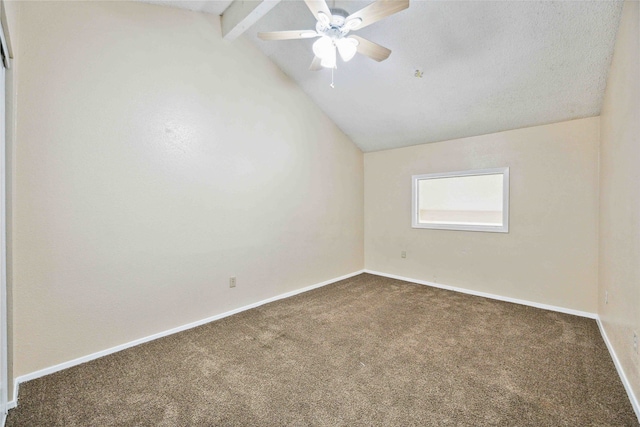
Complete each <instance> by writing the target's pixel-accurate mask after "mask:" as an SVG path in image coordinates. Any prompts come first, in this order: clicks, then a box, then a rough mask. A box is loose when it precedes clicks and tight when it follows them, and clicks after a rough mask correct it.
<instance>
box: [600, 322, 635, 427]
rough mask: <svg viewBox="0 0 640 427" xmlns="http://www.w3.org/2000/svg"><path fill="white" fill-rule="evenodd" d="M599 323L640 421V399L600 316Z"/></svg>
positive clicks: (601, 332) (601, 333)
mask: <svg viewBox="0 0 640 427" xmlns="http://www.w3.org/2000/svg"><path fill="white" fill-rule="evenodd" d="M596 322H597V323H598V328H600V335H602V339H603V340H604V343H605V344H606V345H607V349H609V354H610V355H611V358H612V359H613V364H614V365H615V366H616V370H617V371H618V376H620V380H621V381H622V385H623V386H624V389H625V390H626V391H627V395H628V396H629V400H630V401H631V406H633V410H634V412H635V413H636V417H638V422H640V404H638V399H637V398H636V396H635V395H634V394H633V390H632V389H631V384H630V383H629V380H628V379H627V375H626V374H625V373H624V369H622V365H621V364H620V359H618V355H617V354H616V351H615V350H614V349H613V346H612V345H611V342H610V341H609V337H608V336H607V332H606V331H605V330H604V325H603V324H602V321H601V320H600V317H598V318H597V319H596Z"/></svg>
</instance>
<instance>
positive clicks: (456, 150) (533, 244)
mask: <svg viewBox="0 0 640 427" xmlns="http://www.w3.org/2000/svg"><path fill="white" fill-rule="evenodd" d="M598 132H599V119H598V118H597V117H595V118H587V119H581V120H573V121H569V122H562V123H556V124H551V125H546V126H537V127H532V128H526V129H518V130H512V131H507V132H500V133H496V134H491V135H483V136H477V137H471V138H464V139H457V140H452V141H445V142H438V143H433V144H424V145H419V146H414V147H407V148H401V149H395V150H388V151H379V152H374V153H366V154H365V268H367V269H369V270H374V271H379V272H383V273H387V274H394V275H399V276H404V277H408V278H412V279H417V280H424V281H430V282H436V283H440V284H444V285H449V286H456V287H461V288H466V289H470V290H474V291H481V292H487V293H492V294H497V295H501V296H506V297H511V298H519V299H523V300H527V301H531V302H537V303H543V304H550V305H554V306H559V307H564V308H569V309H575V310H581V311H586V312H590V313H595V312H596V307H597V304H596V294H597V276H598V271H597V260H598V240H597V239H598V237H597V233H598V219H597V218H598V216H597V215H598V139H599V133H598ZM505 166H508V167H510V190H511V191H510V222H509V233H508V234H507V233H486V232H470V231H452V230H430V229H413V228H411V175H417V174H426V173H436V172H451V171H464V170H471V169H485V168H498V167H505ZM401 251H407V258H406V259H403V258H401V257H400V253H401Z"/></svg>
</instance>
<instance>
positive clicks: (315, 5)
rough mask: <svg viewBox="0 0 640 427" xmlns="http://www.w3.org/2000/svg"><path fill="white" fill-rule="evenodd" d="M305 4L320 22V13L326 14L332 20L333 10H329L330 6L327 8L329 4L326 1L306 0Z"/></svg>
mask: <svg viewBox="0 0 640 427" xmlns="http://www.w3.org/2000/svg"><path fill="white" fill-rule="evenodd" d="M304 2H305V3H306V4H307V7H308V8H309V10H310V11H311V13H313V16H315V17H316V20H318V21H320V18H319V17H318V13H319V12H322V13H324V14H325V15H327V17H328V18H329V19H331V10H329V6H327V2H326V1H325V0H304Z"/></svg>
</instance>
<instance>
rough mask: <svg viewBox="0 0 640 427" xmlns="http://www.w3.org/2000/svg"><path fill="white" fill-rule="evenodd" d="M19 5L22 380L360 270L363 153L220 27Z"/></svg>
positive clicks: (96, 9)
mask: <svg viewBox="0 0 640 427" xmlns="http://www.w3.org/2000/svg"><path fill="white" fill-rule="evenodd" d="M20 7H21V10H20V51H19V56H20V79H19V82H18V135H17V141H18V142H17V147H16V168H15V187H16V193H15V194H16V200H15V210H14V260H13V262H14V271H13V274H14V283H15V288H14V336H15V341H14V361H13V363H14V374H15V375H16V376H19V375H23V374H27V373H30V372H33V371H36V370H39V369H42V368H46V367H49V366H52V365H54V364H57V363H61V362H65V361H69V360H71V359H73V358H76V357H80V356H84V355H87V354H90V353H93V352H96V351H99V350H103V349H107V348H109V347H112V346H115V345H118V344H122V343H125V342H128V341H131V340H134V339H137V338H141V337H145V336H147V335H150V334H153V333H157V332H161V331H164V330H167V329H169V328H173V327H176V326H180V325H183V324H186V323H189V322H193V321H197V320H199V319H203V318H206V317H208V316H212V315H215V314H218V313H221V312H224V311H227V310H230V309H233V308H236V307H241V306H244V305H246V304H249V303H252V302H256V301H259V300H262V299H265V298H268V297H271V296H275V295H278V294H281V293H284V292H287V291H291V290H295V289H298V288H302V287H305V286H308V285H311V284H315V283H318V282H321V281H324V280H328V279H331V278H335V277H338V276H341V275H345V274H348V273H351V272H354V271H357V270H360V269H362V268H363V248H362V241H363V219H362V218H363V155H362V153H361V151H360V150H359V149H358V148H357V147H356V146H355V145H354V144H353V143H352V142H351V141H350V140H349V139H348V138H347V137H346V136H345V135H344V134H343V133H342V132H341V131H340V130H339V129H337V128H336V126H335V125H334V124H333V123H332V122H331V121H330V120H329V119H328V118H327V117H326V116H325V115H324V114H323V113H322V112H321V111H320V110H319V109H318V108H317V107H316V106H315V105H314V104H313V103H312V102H311V101H310V99H309V98H308V97H307V96H306V95H305V94H304V93H303V92H302V91H301V89H300V88H299V87H298V86H297V85H296V84H295V83H293V82H292V81H291V80H290V79H289V78H288V77H286V76H285V75H284V74H283V73H282V72H281V71H280V70H279V69H278V68H277V67H276V66H275V65H274V64H273V63H272V62H271V61H270V60H269V59H268V58H266V57H265V56H264V55H263V54H262V53H260V52H259V51H258V50H257V49H256V48H255V47H254V46H253V45H252V44H251V43H249V42H247V41H245V40H242V39H240V40H237V41H235V42H234V43H228V42H225V41H223V40H221V37H220V25H219V18H218V17H216V16H211V15H204V14H198V13H193V12H188V11H180V10H176V9H171V8H166V7H162V6H152V5H147V4H140V3H130V2H24V3H22V4H21V5H20ZM232 275H235V276H237V280H238V285H237V288H235V289H229V287H228V280H229V277H230V276H232Z"/></svg>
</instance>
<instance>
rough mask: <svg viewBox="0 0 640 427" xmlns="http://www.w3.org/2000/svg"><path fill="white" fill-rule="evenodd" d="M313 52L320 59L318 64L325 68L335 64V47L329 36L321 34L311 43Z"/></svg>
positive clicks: (332, 66)
mask: <svg viewBox="0 0 640 427" xmlns="http://www.w3.org/2000/svg"><path fill="white" fill-rule="evenodd" d="M313 53H314V54H315V55H316V56H317V57H318V58H320V59H321V61H320V65H322V66H323V67H325V68H334V67H335V66H336V47H335V45H334V44H333V40H332V39H331V38H330V37H327V36H322V37H320V38H319V39H318V40H316V41H315V43H313Z"/></svg>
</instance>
